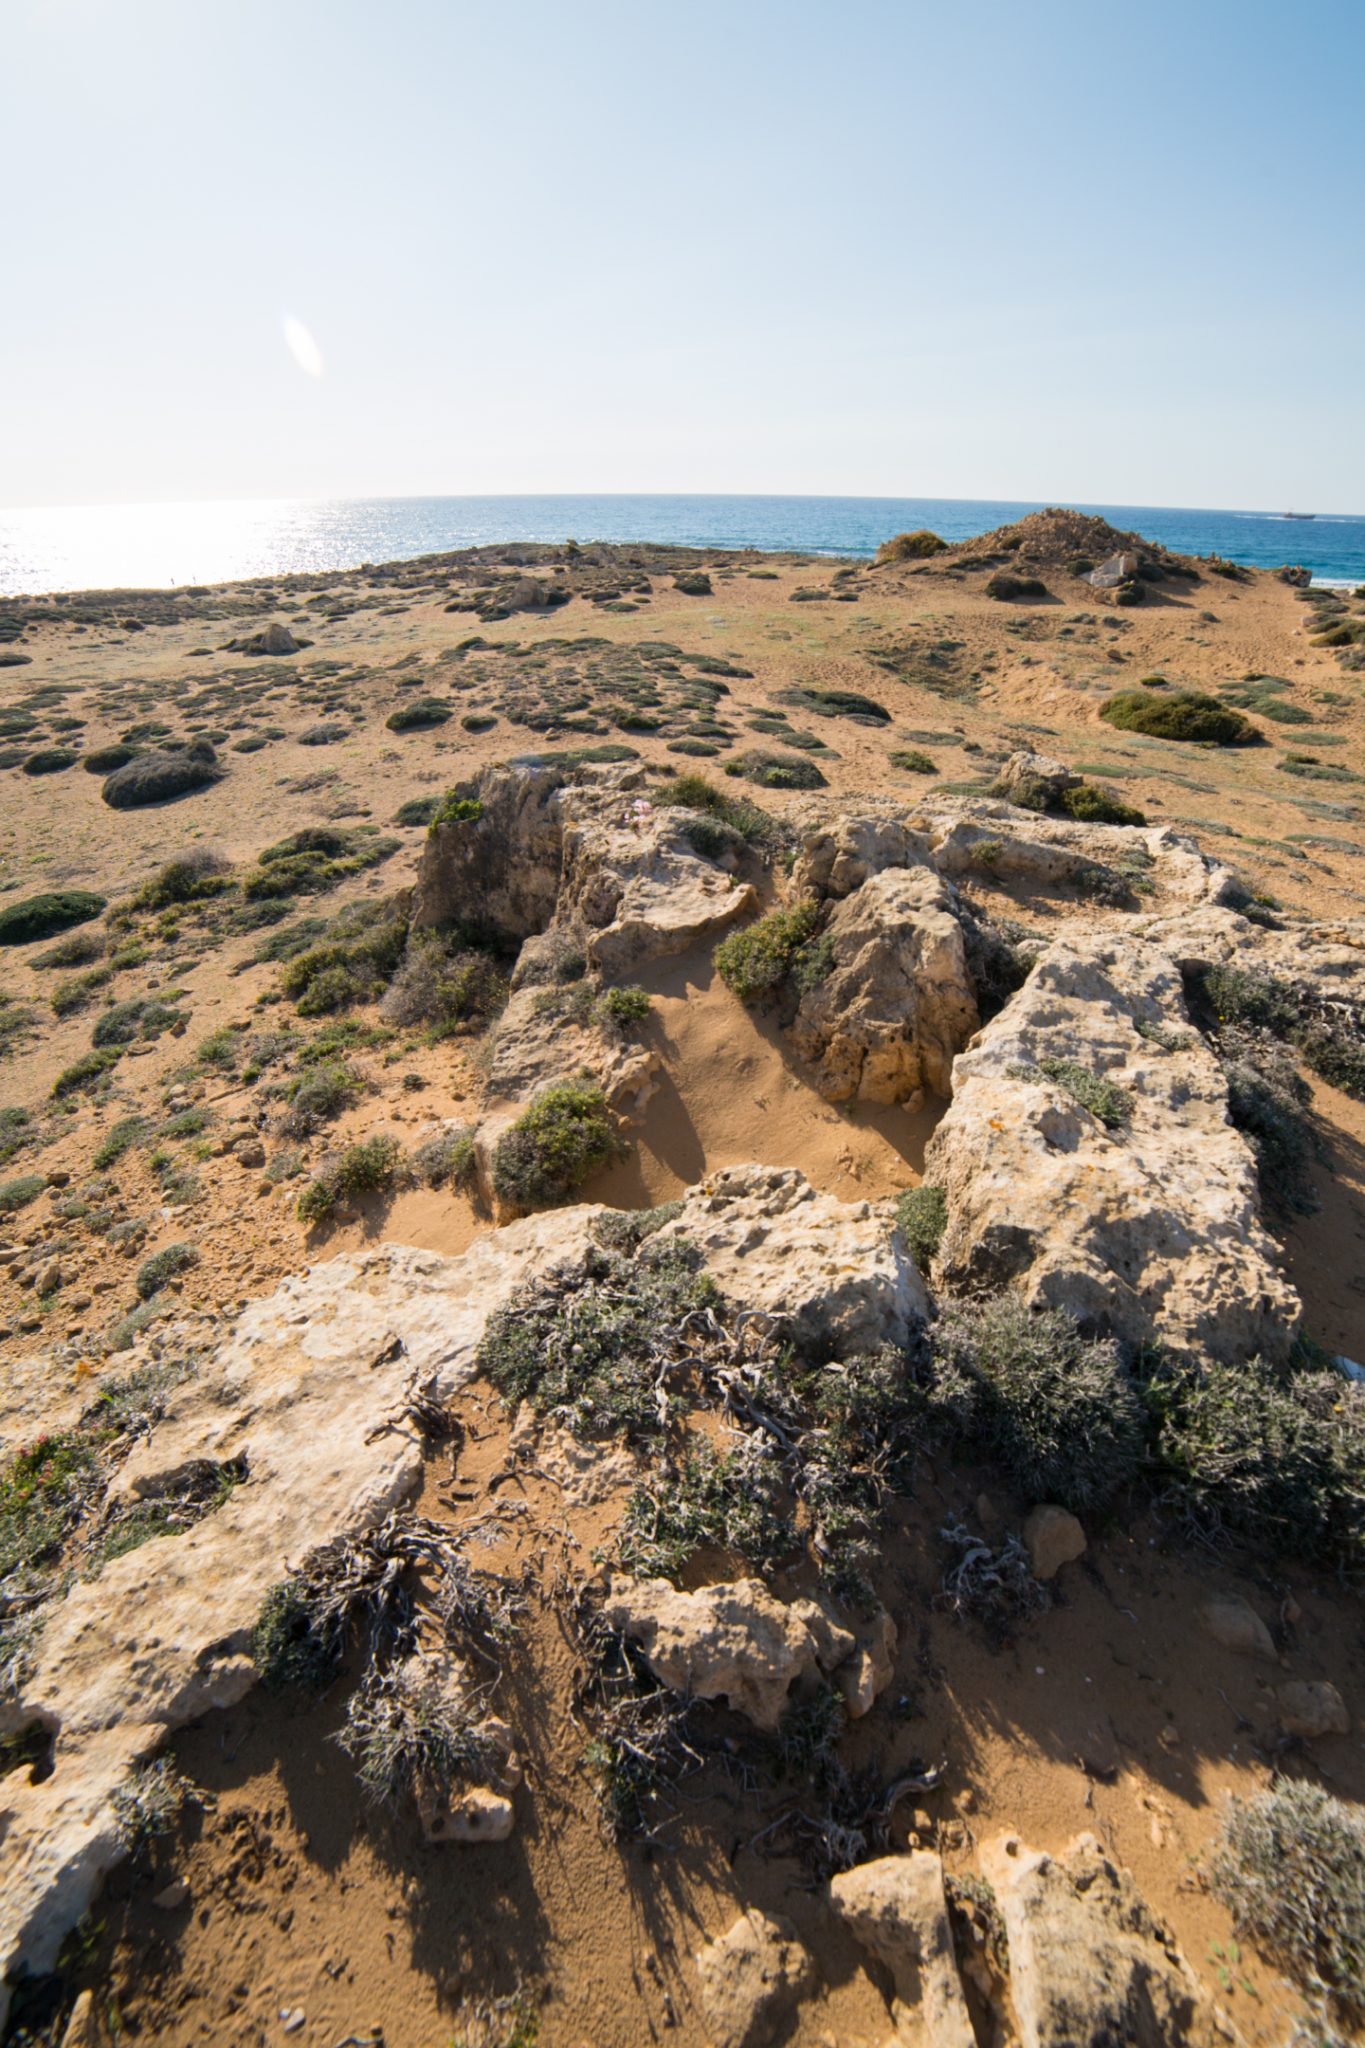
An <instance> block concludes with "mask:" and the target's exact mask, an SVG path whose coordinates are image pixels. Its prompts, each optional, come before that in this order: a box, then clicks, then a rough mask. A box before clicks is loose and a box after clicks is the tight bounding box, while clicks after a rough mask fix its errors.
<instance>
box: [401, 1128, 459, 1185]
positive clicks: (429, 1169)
mask: <svg viewBox="0 0 1365 2048" xmlns="http://www.w3.org/2000/svg"><path fill="white" fill-rule="evenodd" d="M412 1170H413V1172H414V1173H415V1174H416V1176H417V1178H418V1179H419V1180H420V1181H424V1182H425V1183H426V1185H427V1186H428V1187H429V1188H439V1187H445V1186H451V1187H463V1186H464V1185H465V1184H466V1183H467V1182H468V1181H469V1180H470V1178H471V1177H472V1175H473V1172H474V1133H473V1131H472V1129H470V1127H469V1126H468V1125H467V1124H454V1125H447V1127H446V1128H445V1129H444V1130H442V1131H438V1132H437V1133H436V1135H435V1137H433V1138H427V1139H425V1140H424V1141H423V1142H422V1144H420V1145H419V1146H418V1147H417V1150H416V1151H415V1152H414V1153H413V1155H412Z"/></svg>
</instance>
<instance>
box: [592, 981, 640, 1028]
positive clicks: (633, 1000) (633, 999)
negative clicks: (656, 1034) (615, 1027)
mask: <svg viewBox="0 0 1365 2048" xmlns="http://www.w3.org/2000/svg"><path fill="white" fill-rule="evenodd" d="M601 1008H602V1009H603V1010H604V1011H605V1012H606V1014H607V1016H608V1017H610V1018H611V1021H612V1023H613V1024H621V1025H626V1024H643V1022H644V1020H645V1018H646V1017H647V1016H648V1015H649V1010H650V998H649V994H648V991H647V990H645V989H642V988H637V987H635V986H634V984H629V985H627V986H626V987H624V988H609V989H608V990H607V992H606V994H605V995H604V996H603V997H602V999H601Z"/></svg>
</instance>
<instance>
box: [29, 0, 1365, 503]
mask: <svg viewBox="0 0 1365 2048" xmlns="http://www.w3.org/2000/svg"><path fill="white" fill-rule="evenodd" d="M0 53H2V69H3V75H4V78H5V89H4V92H3V97H2V98H0V178H2V179H3V183H0V191H3V193H4V195H5V199H4V217H5V230H6V231H5V237H4V250H3V258H2V259H0V262H2V265H3V268H2V270H0V275H2V276H3V285H2V286H0V503H3V504H8V505H25V504H42V503H49V504H76V503H92V502H100V501H118V500H128V499H179V498H191V497H193V498H211V497H220V496H222V497H239V496H247V497H277V496H301V497H315V496H329V495H347V496H363V495H402V494H407V493H427V492H430V493H444V492H450V493H460V492H466V491H470V492H474V491H539V490H544V491H617V490H619V491H632V490H642V491H670V490H676V491H779V492H787V491H795V492H814V493H824V492H831V493H834V492H848V493H855V494H857V493H868V494H886V495H907V496H914V495H950V496H955V497H978V496H980V497H985V496H990V497H1003V498H1046V499H1053V500H1067V499H1070V500H1080V501H1087V500H1088V501H1092V502H1094V501H1099V502H1108V503H1128V504H1190V505H1223V506H1231V507H1238V506H1246V507H1269V508H1275V507H1279V506H1292V507H1294V508H1298V509H1309V510H1312V509H1316V510H1319V511H1331V510H1336V511H1348V512H1349V511H1356V512H1365V250H1362V241H1363V240H1365V118H1362V115H1361V106H1362V101H1363V100H1365V4H1362V0H1338V4H1324V0H1303V4H1300V5H1299V6H1297V7H1295V8H1292V9H1290V8H1286V7H1285V6H1283V5H1282V4H1276V5H1269V4H1265V0H1236V4H1230V0H1180V4H1175V0H1147V4H1146V5H1144V6H1142V7H1138V8H1125V7H1122V6H1110V7H1099V6H1096V5H1094V4H1093V0H1033V4H1029V5H1026V4H1024V0H974V4H971V5H966V4H948V5H944V4H943V0H934V4H932V5H930V4H926V0H898V4H896V0H838V4H835V0H781V4H777V0H725V4H719V0H691V4H690V5H688V6H686V7H678V6H673V7H663V6H657V5H649V4H645V5H643V6H642V5H640V4H638V0H632V4H625V0H578V4H576V5H565V4H564V0H516V4H511V0H477V4H472V0H3V4H2V5H0ZM287 322H288V323H291V324H290V325H289V326H288V328H287V327H286V323H287ZM291 338H292V345H291ZM319 372H320V374H319Z"/></svg>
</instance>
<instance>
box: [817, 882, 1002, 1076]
mask: <svg viewBox="0 0 1365 2048" xmlns="http://www.w3.org/2000/svg"><path fill="white" fill-rule="evenodd" d="M956 907H957V906H956V898H955V895H954V892H953V891H952V890H951V889H950V888H949V887H948V886H947V884H945V883H944V882H941V881H940V880H939V878H938V876H937V875H935V874H934V873H933V872H932V870H930V869H928V868H922V867H920V868H886V869H883V870H882V872H881V873H879V874H875V875H872V876H870V877H869V879H868V880H867V881H865V882H864V883H863V884H862V886H861V888H859V889H856V890H855V891H854V892H853V893H852V895H849V896H845V897H844V898H843V900H842V901H841V902H838V903H836V904H835V906H834V909H833V910H832V912H831V913H830V918H829V922H828V924H827V925H826V927H825V931H824V934H823V938H824V942H825V944H826V945H827V947H828V949H829V952H830V954H831V956H832V960H833V966H832V968H831V970H830V972H829V973H828V974H827V975H826V976H825V977H824V979H823V980H822V981H820V982H818V983H817V984H816V986H815V987H813V988H811V989H809V990H808V991H807V992H806V993H805V994H804V995H803V996H802V998H801V1003H800V1007H799V1009H798V1010H797V1013H796V1016H795V1018H794V1020H793V1022H792V1025H791V1039H792V1043H793V1044H794V1045H795V1047H796V1049H797V1051H798V1052H799V1053H800V1054H801V1056H802V1058H803V1059H807V1060H809V1061H810V1063H811V1065H812V1066H813V1067H814V1068H815V1073H816V1084H817V1086H818V1087H819V1089H820V1093H821V1094H822V1095H823V1096H824V1097H825V1098H826V1100H827V1101H830V1102H848V1101H851V1100H852V1099H853V1098H854V1097H858V1098H859V1099H861V1100H863V1101H866V1102H882V1103H890V1102H907V1101H914V1102H918V1101H919V1100H920V1099H922V1097H923V1093H924V1090H925V1089H926V1088H932V1089H933V1090H934V1091H935V1093H936V1094H939V1095H944V1096H946V1095H948V1094H950V1093H951V1088H952V1067H953V1059H954V1057H955V1055H956V1054H957V1053H958V1052H959V1051H960V1050H961V1049H962V1047H963V1046H964V1045H965V1044H966V1043H967V1040H968V1039H969V1038H970V1037H971V1036H972V1033H973V1032H974V1031H975V1030H976V1029H977V1027H978V1025H979V1024H980V1021H981V1020H980V1017H979V1016H978V1014H977V1008H976V1000H975V996H974V994H973V991H972V981H971V976H970V974H969V973H968V971H967V961H966V953H965V949H964V946H963V938H962V926H961V924H960V923H959V921H958V918H957V915H956Z"/></svg>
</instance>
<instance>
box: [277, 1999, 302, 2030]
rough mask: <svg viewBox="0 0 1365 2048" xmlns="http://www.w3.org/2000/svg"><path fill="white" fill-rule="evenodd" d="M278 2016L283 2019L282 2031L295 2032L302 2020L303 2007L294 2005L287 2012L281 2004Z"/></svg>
mask: <svg viewBox="0 0 1365 2048" xmlns="http://www.w3.org/2000/svg"><path fill="white" fill-rule="evenodd" d="M280 2018H281V2019H282V2020H283V2021H284V2031H285V2033H286V2034H297V2032H298V2030H299V2028H300V2027H301V2026H302V2025H303V2021H304V2011H303V2007H302V2006H301V2005H296V2006H295V2007H294V2010H293V2011H292V2012H287V2011H286V2010H285V2009H284V2007H283V2006H282V2007H281V2008H280Z"/></svg>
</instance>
